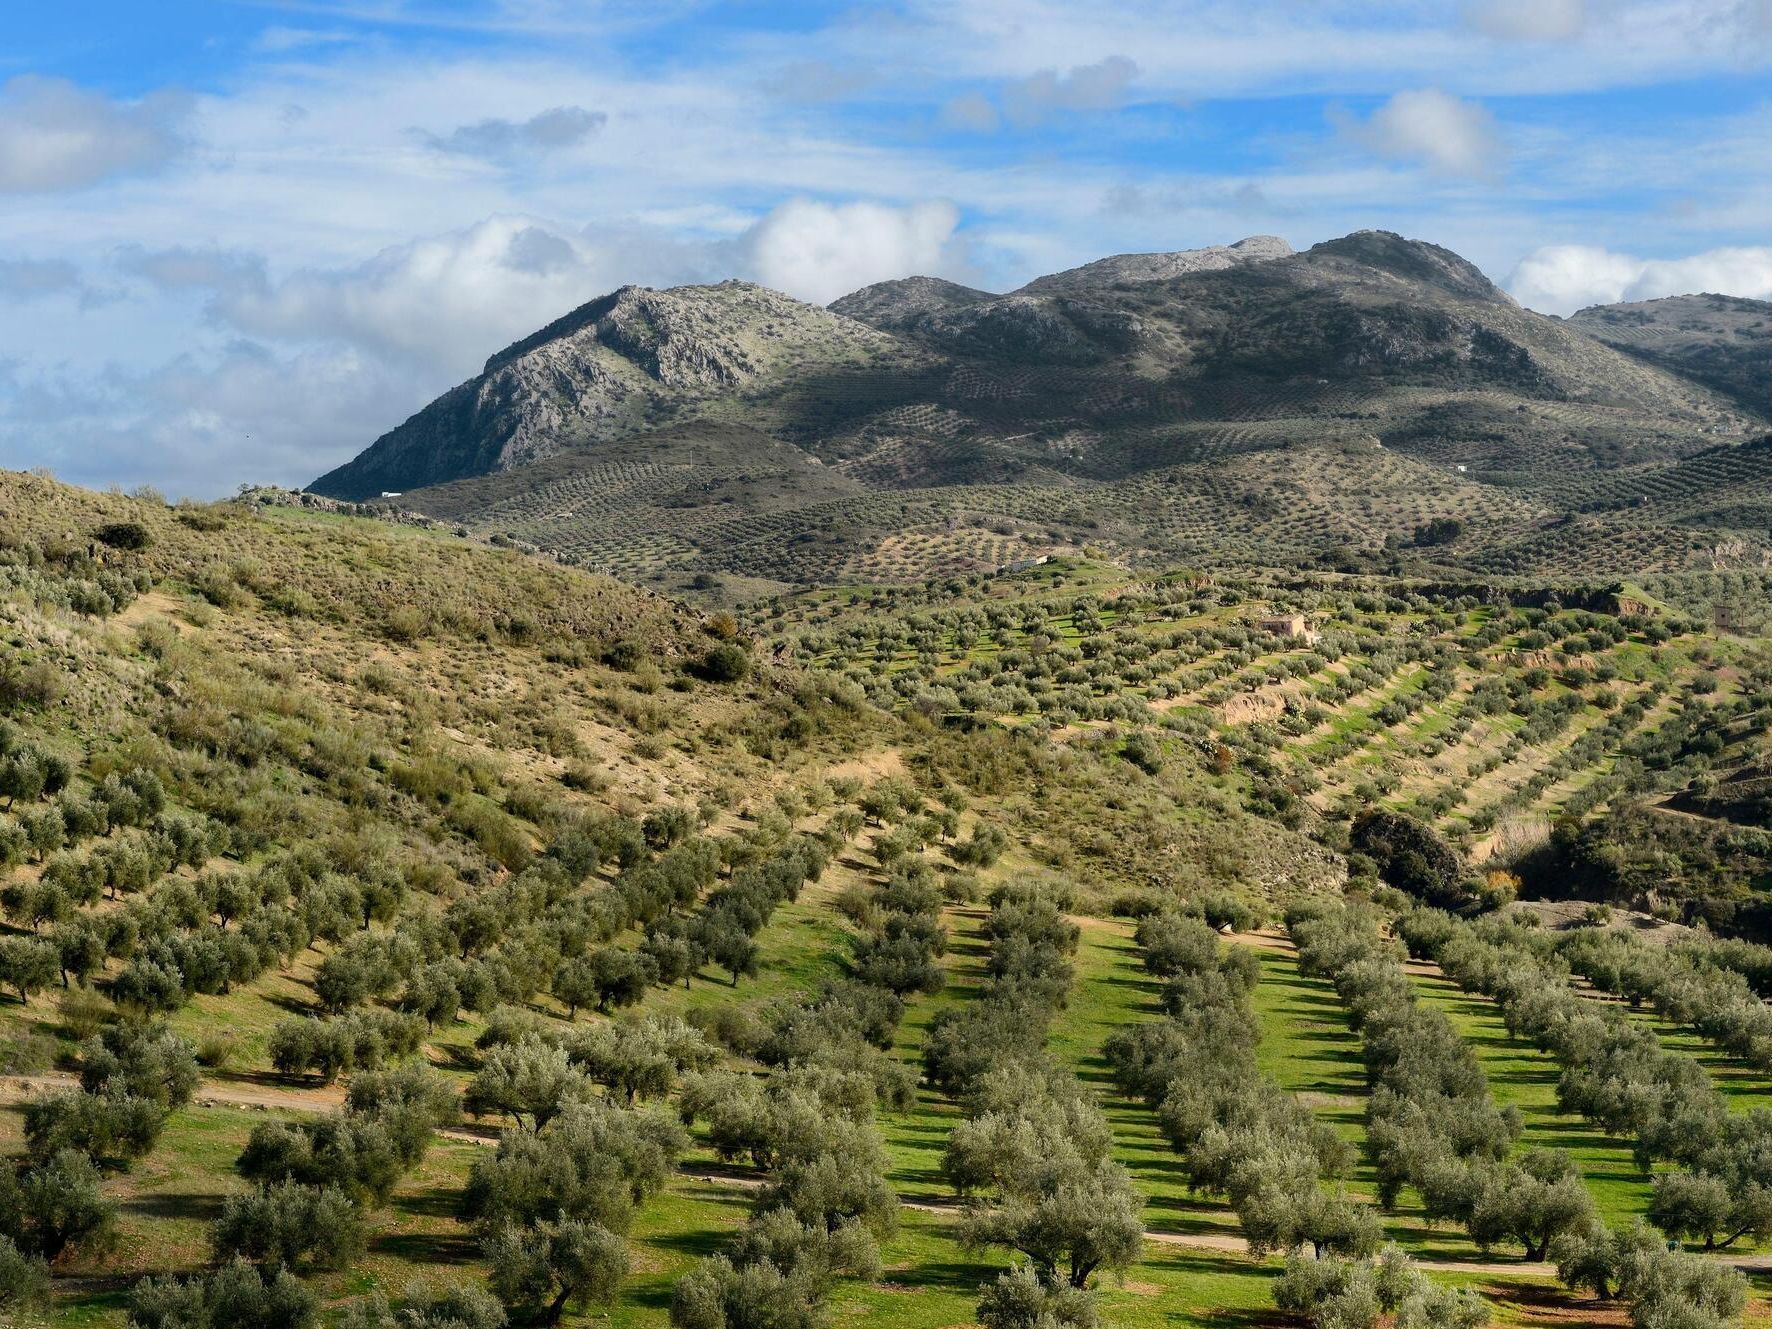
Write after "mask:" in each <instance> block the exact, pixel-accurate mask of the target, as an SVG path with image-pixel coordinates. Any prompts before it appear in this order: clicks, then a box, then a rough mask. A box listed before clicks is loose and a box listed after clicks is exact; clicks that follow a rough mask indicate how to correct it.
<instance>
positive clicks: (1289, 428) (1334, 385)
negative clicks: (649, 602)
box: [313, 231, 1772, 594]
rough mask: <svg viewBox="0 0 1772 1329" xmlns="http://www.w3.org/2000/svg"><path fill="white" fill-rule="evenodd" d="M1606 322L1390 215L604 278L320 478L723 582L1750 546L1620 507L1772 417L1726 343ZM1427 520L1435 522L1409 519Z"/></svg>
mask: <svg viewBox="0 0 1772 1329" xmlns="http://www.w3.org/2000/svg"><path fill="white" fill-rule="evenodd" d="M1603 313H1604V311H1586V312H1585V313H1584V314H1583V315H1581V316H1578V317H1577V318H1575V319H1570V320H1567V321H1564V320H1558V319H1553V318H1547V317H1544V316H1541V315H1539V314H1535V313H1533V312H1531V311H1529V310H1525V309H1522V308H1520V307H1519V306H1518V305H1517V304H1516V303H1515V302H1514V301H1513V300H1512V299H1511V298H1510V297H1509V296H1508V295H1507V294H1506V293H1505V292H1504V291H1502V290H1501V289H1500V288H1498V287H1497V286H1496V285H1495V284H1494V283H1493V282H1491V281H1490V280H1489V279H1488V278H1487V277H1486V276H1484V275H1483V273H1482V272H1481V271H1480V270H1479V269H1477V268H1476V267H1475V266H1474V265H1472V264H1470V263H1469V262H1467V261H1466V260H1464V259H1463V258H1461V257H1459V256H1458V255H1457V254H1454V253H1452V252H1451V251H1449V250H1446V249H1443V248H1441V247H1439V246H1435V245H1432V244H1427V243H1424V242H1421V241H1416V240H1408V239H1405V238H1403V237H1401V236H1398V235H1394V234H1391V233H1388V232H1382V231H1363V232H1358V233H1356V234H1354V235H1350V236H1346V237H1343V238H1341V239H1338V240H1333V241H1329V242H1327V243H1324V244H1319V245H1316V246H1314V247H1313V248H1311V249H1309V250H1307V251H1304V252H1303V253H1296V254H1295V253H1292V252H1291V251H1290V249H1289V248H1288V247H1287V246H1286V245H1285V243H1284V242H1283V241H1279V240H1276V239H1273V238H1272V237H1254V238H1252V239H1249V240H1245V241H1242V242H1239V243H1238V244H1236V245H1230V246H1224V247H1219V248H1215V249H1207V250H1193V251H1182V252H1179V253H1175V254H1159V255H1148V254H1139V255H1121V256H1118V257H1115V258H1110V259H1103V260H1101V261H1099V262H1097V263H1092V264H1086V265H1084V266H1083V267H1080V268H1075V269H1072V270H1070V271H1068V272H1064V273H1058V274H1055V275H1053V276H1051V277H1045V278H1040V279H1037V280H1036V281H1033V282H1030V283H1028V284H1027V285H1026V286H1024V287H1022V288H1020V289H1019V290H1016V291H1012V292H1008V293H1006V294H994V293H991V292H988V291H983V290H978V289H974V288H972V287H967V286H963V285H959V284H957V283H954V282H950V281H945V280H941V279H938V278H930V277H913V278H907V279H904V280H901V281H893V282H883V283H879V284H877V285H874V286H869V287H866V288H864V289H863V290H860V291H857V292H855V293H854V294H852V295H849V296H845V297H843V298H842V299H840V300H837V301H835V302H833V304H832V305H831V306H830V307H829V308H821V307H819V306H815V305H809V304H805V303H803V302H800V301H797V300H793V299H791V298H789V297H787V296H785V295H781V294H778V293H776V292H773V291H769V290H765V289H763V288H761V287H757V286H754V285H750V284H747V283H742V282H725V283H721V284H719V285H716V286H701V287H679V288H675V289H672V290H665V291H653V290H647V289H643V288H638V287H624V288H623V289H621V290H619V291H617V292H615V293H613V294H612V295H609V296H606V297H604V298H603V299H601V300H598V301H594V302H592V303H591V304H589V305H586V306H584V307H583V308H581V309H579V310H576V311H574V312H573V313H571V314H569V315H567V316H566V317H565V318H562V319H560V320H558V321H556V322H555V323H553V324H550V325H549V326H548V327H546V328H543V329H542V330H541V331H539V332H537V333H536V334H535V335H534V336H532V337H529V338H526V339H524V340H523V341H521V342H519V343H517V344H516V345H514V346H511V347H509V348H507V349H506V350H504V351H502V352H500V353H499V354H497V355H495V356H493V357H492V358H491V359H490V360H488V362H487V365H486V368H485V370H484V371H483V372H482V373H481V374H480V375H479V376H477V377H476V378H474V379H472V380H470V381H469V382H467V383H465V384H462V385H461V386H460V387H457V388H455V389H453V390H452V391H450V392H449V393H446V394H445V395H444V396H443V397H441V398H439V399H438V400H437V401H436V402H433V403H432V404H431V405H430V406H428V407H426V408H425V409H424V410H423V411H421V412H419V413H418V414H417V415H415V416H414V417H413V418H412V419H411V420H409V421H407V422H406V423H405V424H403V425H401V426H400V427H399V428H397V429H395V430H392V431H390V432H389V433H388V434H386V435H384V436H383V437H382V438H381V439H379V440H377V441H376V442H375V443H374V444H373V445H372V446H371V447H370V448H369V449H367V450H366V451H365V452H364V453H363V454H362V455H361V456H359V457H358V458H357V459H355V460H354V461H352V462H351V463H349V464H348V465H346V466H343V467H341V468H339V469H338V470H336V471H334V472H332V473H331V474H329V475H326V476H323V477H321V479H319V480H318V481H316V482H315V484H314V486H313V488H314V489H315V490H317V491H318V492H320V493H323V494H328V495H332V496H335V497H339V498H343V499H354V500H361V499H374V498H375V497H376V496H377V495H378V494H380V493H381V492H382V491H384V490H398V491H403V497H402V498H401V499H400V500H399V501H400V504H401V505H402V506H407V507H411V508H413V509H415V510H417V511H420V512H424V513H428V514H431V515H434V516H439V517H444V518H446V519H447V520H450V521H453V522H457V523H460V524H461V525H463V526H466V527H468V528H470V529H473V530H477V531H480V532H482V533H486V534H498V535H502V536H508V537H511V538H514V539H518V540H521V541H525V542H529V543H533V544H536V545H539V546H541V547H543V548H547V549H551V550H554V551H556V552H558V553H560V554H561V555H562V556H564V557H567V558H569V559H574V560H579V561H583V562H585V563H586V564H588V565H590V566H593V567H596V568H599V569H602V570H607V571H611V572H614V573H617V574H619V575H622V576H626V577H630V578H635V579H639V580H643V581H650V582H652V583H654V584H660V585H666V586H677V587H680V586H683V585H685V584H687V583H688V582H690V581H696V582H698V583H701V584H703V585H705V584H706V583H707V582H708V581H709V579H710V578H714V577H726V578H728V579H729V580H732V581H733V583H734V586H735V587H736V588H737V591H739V592H742V593H744V594H756V593H763V592H766V591H768V590H769V589H770V588H771V587H780V586H784V585H796V584H807V583H816V582H828V581H832V580H844V579H860V580H869V581H902V580H907V579H919V578H923V577H928V576H933V575H938V574H942V573H948V572H953V571H963V570H977V569H990V568H994V567H998V566H1002V565H1005V564H1012V563H1016V562H1018V561H1020V560H1023V559H1025V558H1029V557H1037V556H1038V555H1040V554H1042V553H1050V552H1055V551H1061V550H1069V549H1078V548H1084V547H1088V548H1093V549H1096V550H1098V551H1100V552H1102V553H1104V554H1107V555H1109V556H1112V557H1115V558H1118V559H1120V560H1122V561H1125V562H1128V563H1157V562H1173V561H1177V560H1182V559H1187V560H1215V561H1238V562H1246V563H1260V564H1268V565H1276V564H1293V563H1298V562H1301V561H1302V562H1312V561H1319V560H1321V559H1323V558H1325V557H1330V558H1332V559H1334V560H1337V561H1342V562H1345V561H1347V560H1349V559H1353V560H1355V561H1356V562H1358V561H1361V560H1364V561H1365V562H1366V563H1367V564H1368V565H1376V564H1377V563H1386V564H1389V563H1395V562H1396V561H1397V560H1398V559H1405V560H1413V561H1416V562H1421V563H1424V564H1428V565H1439V566H1454V567H1459V568H1464V569H1467V570H1473V571H1482V572H1484V573H1486V574H1496V573H1522V574H1536V573H1542V572H1544V571H1547V570H1548V571H1554V572H1558V573H1567V574H1570V575H1577V574H1579V575H1583V576H1587V575H1611V574H1621V573H1628V572H1635V571H1643V570H1647V569H1663V568H1683V567H1717V566H1735V565H1741V564H1745V565H1757V564H1758V563H1759V562H1761V561H1764V560H1765V559H1766V558H1767V535H1768V533H1767V531H1766V529H1765V527H1764V526H1763V525H1759V526H1752V525H1747V526H1742V527H1739V528H1738V527H1736V526H1734V525H1730V524H1727V523H1725V524H1719V523H1718V520H1717V519H1716V514H1719V513H1722V514H1727V513H1729V512H1731V511H1740V512H1743V513H1746V512H1750V511H1757V510H1758V509H1757V500H1756V502H1755V503H1750V504H1747V505H1745V506H1744V505H1741V504H1732V503H1731V502H1730V501H1729V500H1728V497H1727V495H1719V496H1717V497H1716V501H1714V502H1713V501H1707V500H1704V499H1703V496H1700V498H1699V499H1698V500H1696V501H1695V502H1694V503H1691V504H1687V505H1685V506H1684V507H1681V508H1680V509H1678V510H1677V511H1676V510H1673V509H1669V510H1668V511H1667V512H1666V513H1665V514H1663V513H1661V512H1660V511H1659V510H1658V509H1656V508H1654V507H1653V506H1651V507H1648V508H1643V507H1641V506H1637V507H1633V506H1630V505H1619V504H1617V503H1615V502H1612V501H1611V500H1610V499H1609V498H1608V494H1609V493H1610V490H1609V489H1608V488H1607V487H1608V486H1614V485H1616V483H1617V482H1618V481H1619V480H1620V478H1621V477H1628V478H1632V479H1634V480H1636V481H1644V477H1648V476H1652V475H1653V474H1655V473H1657V472H1658V471H1660V470H1663V469H1665V468H1668V467H1673V466H1677V465H1678V464H1679V463H1680V462H1681V461H1682V460H1684V459H1686V458H1690V457H1694V456H1696V455H1698V454H1700V453H1704V452H1707V451H1710V450H1712V449H1715V448H1717V447H1718V446H1719V444H1721V445H1724V446H1727V445H1730V444H1733V443H1735V442H1739V441H1742V440H1746V439H1751V438H1755V437H1758V436H1760V435H1763V434H1765V433H1766V432H1768V430H1769V429H1772V418H1769V417H1772V403H1767V404H1764V405H1762V404H1760V403H1758V402H1756V401H1755V400H1754V399H1753V397H1752V394H1751V392H1750V391H1748V390H1747V388H1746V387H1743V386H1741V385H1739V384H1737V383H1735V381H1734V380H1733V379H1731V377H1730V374H1729V373H1728V372H1725V371H1724V369H1720V368H1716V367H1715V364H1714V363H1713V362H1714V361H1716V358H1717V353H1716V352H1714V351H1710V350H1702V349H1701V350H1696V351H1695V350H1693V349H1692V348H1691V347H1689V346H1687V345H1686V344H1685V343H1682V342H1680V341H1678V340H1677V339H1675V338H1672V337H1671V336H1666V337H1662V336H1660V334H1658V337H1659V340H1657V339H1651V338H1649V337H1647V336H1646V335H1645V334H1644V333H1643V331H1642V329H1643V327H1644V323H1643V321H1642V320H1641V319H1637V320H1635V321H1632V320H1630V319H1625V320H1623V321H1622V322H1619V323H1614V322H1612V321H1609V320H1607V319H1606V318H1604V317H1603ZM1717 317H1720V316H1717ZM1730 319H1731V320H1732V322H1731V325H1730V326H1731V327H1734V326H1735V325H1736V324H1739V325H1741V327H1742V328H1743V329H1745V331H1743V332H1742V333H1741V334H1740V336H1739V340H1740V341H1741V344H1742V345H1744V346H1748V347H1750V348H1751V347H1752V346H1753V345H1757V343H1756V342H1755V341H1754V338H1753V337H1752V336H1749V335H1747V334H1748V333H1752V332H1754V331H1755V330H1754V328H1753V324H1752V320H1751V319H1749V318H1747V317H1746V316H1745V315H1743V314H1741V313H1739V311H1736V312H1732V313H1731V314H1730ZM1655 326H1657V327H1659V326H1660V323H1659V322H1658V321H1657V322H1655ZM1618 327H1627V328H1628V330H1629V331H1630V332H1631V333H1632V336H1633V337H1634V338H1635V339H1636V340H1635V341H1634V342H1632V343H1631V344H1626V343H1627V339H1626V338H1624V337H1622V336H1618V335H1613V333H1612V332H1611V331H1602V329H1605V330H1612V329H1615V328H1618ZM1683 335H1685V336H1686V337H1687V339H1688V341H1690V340H1692V338H1693V337H1694V335H1695V334H1692V333H1689V332H1688V333H1686V334H1683ZM1707 338H1708V340H1706V339H1707ZM1650 340H1655V346H1654V347H1653V348H1647V347H1646V343H1647V342H1648V341H1650ZM1698 340H1699V341H1702V342H1703V344H1704V346H1705V347H1709V346H1711V345H1712V343H1716V342H1720V341H1721V334H1720V333H1707V334H1704V337H1700V338H1698ZM1664 343H1665V344H1664ZM1746 354H1747V355H1749V356H1750V357H1751V354H1752V351H1751V349H1750V350H1749V351H1747V352H1746ZM1731 363H1733V362H1731ZM1737 377H1740V378H1743V379H1746V378H1751V374H1749V373H1748V372H1747V371H1746V370H1742V371H1741V373H1740V374H1738V375H1737ZM1724 470H1727V468H1724ZM1700 473H1703V474H1709V473H1710V472H1704V471H1702V469H1701V471H1699V472H1693V474H1700ZM1716 473H1717V474H1722V473H1723V472H1722V471H1718V472H1716ZM1644 482H1645V483H1646V481H1644ZM1700 511H1703V512H1705V513H1708V514H1710V519H1709V520H1705V521H1697V520H1695V519H1694V514H1696V513H1698V512H1700ZM1663 515H1665V516H1666V517H1667V520H1666V521H1662V520H1660V518H1661V517H1662V516H1663ZM1436 519H1437V520H1439V521H1440V522H1441V525H1439V526H1436V527H1435V528H1434V529H1435V530H1437V531H1440V532H1441V533H1442V534H1445V533H1446V532H1451V531H1453V530H1454V529H1455V530H1456V535H1454V536H1451V537H1450V538H1447V539H1441V540H1434V541H1430V542H1428V543H1422V542H1420V541H1418V539H1417V532H1418V531H1419V530H1421V529H1422V528H1424V527H1426V526H1427V525H1429V524H1430V523H1433V522H1435V521H1436ZM1448 523H1449V524H1448Z"/></svg>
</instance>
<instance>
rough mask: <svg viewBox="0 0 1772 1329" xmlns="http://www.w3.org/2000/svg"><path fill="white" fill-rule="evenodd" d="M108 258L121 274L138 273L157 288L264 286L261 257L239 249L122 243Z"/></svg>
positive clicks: (220, 288) (249, 287)
mask: <svg viewBox="0 0 1772 1329" xmlns="http://www.w3.org/2000/svg"><path fill="white" fill-rule="evenodd" d="M111 259H112V262H113V263H114V264H115V266H116V268H117V270H118V271H119V272H121V273H123V274H124V275H125V276H130V277H139V278H140V279H141V280H143V281H145V282H147V283H148V284H149V285H150V286H152V287H154V289H155V290H159V291H231V292H240V291H245V290H263V289H264V287H265V261H264V259H263V258H262V257H261V256H260V255H258V254H249V253H245V252H243V251H240V250H222V249H192V248H188V247H186V246H183V245H179V246H175V247H174V248H171V249H153V250H150V249H144V248H142V247H141V246H140V245H122V246H120V247H119V248H118V249H117V251H116V252H115V253H114V254H113V255H112V256H111Z"/></svg>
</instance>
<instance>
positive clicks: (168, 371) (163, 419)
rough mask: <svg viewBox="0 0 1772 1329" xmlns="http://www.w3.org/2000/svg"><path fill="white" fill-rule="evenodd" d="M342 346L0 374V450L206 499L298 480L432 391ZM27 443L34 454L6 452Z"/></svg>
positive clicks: (75, 476) (74, 473)
mask: <svg viewBox="0 0 1772 1329" xmlns="http://www.w3.org/2000/svg"><path fill="white" fill-rule="evenodd" d="M428 390H429V389H428V387H426V386H424V385H422V384H421V383H420V382H419V381H418V380H416V379H414V378H413V377H412V376H411V375H410V374H402V373H400V372H399V371H398V370H397V369H396V368H394V367H392V366H389V365H388V364H386V363H383V362H381V361H378V360H376V359H375V358H374V357H372V356H365V355H363V354H361V353H359V352H357V351H354V350H352V349H350V348H348V347H339V346H327V347H310V348H303V349H298V350H295V351H293V352H277V351H274V350H272V349H270V348H268V347H265V346H262V345H259V344H257V343H254V342H251V341H244V340H242V341H236V342H233V343H230V344H228V345H226V346H224V347H221V348H219V349H218V350H217V351H215V352H212V353H204V354H186V355H181V356H179V357H177V358H176V359H174V360H172V361H171V362H169V363H167V364H165V365H162V366H159V367H157V368H154V369H151V370H147V371H143V372H126V371H123V370H119V369H117V368H116V367H111V368H108V369H107V370H105V371H104V372H103V373H99V374H91V375H87V376H69V375H68V374H67V372H66V371H65V370H57V371H53V372H51V371H37V372H23V371H21V370H19V369H16V368H15V369H14V370H12V372H11V373H9V374H7V373H0V454H5V455H17V456H27V455H28V456H30V457H31V458H32V459H33V461H34V462H35V463H36V464H41V465H47V466H49V467H50V468H51V469H52V470H54V471H55V473H56V474H57V475H59V476H60V477H61V478H62V479H64V480H70V481H73V482H74V483H76V484H87V485H93V486H99V485H110V484H121V485H125V486H133V485H136V484H142V483H152V484H154V485H156V486H158V487H160V488H161V489H162V490H164V491H166V492H168V493H169V494H171V495H173V496H175V497H176V496H180V495H192V496H195V497H203V498H213V497H216V496H217V495H218V494H220V493H222V492H224V491H226V490H229V489H231V488H232V487H233V484H234V482H235V481H238V480H242V479H251V480H254V481H259V482H270V483H279V484H287V485H299V484H305V483H306V482H307V481H309V480H311V479H313V477H314V476H315V475H317V474H320V473H321V472H322V471H325V470H329V469H331V467H333V466H335V465H337V464H339V463H340V462H343V461H346V460H348V459H349V458H350V457H352V456H354V455H355V454H356V453H357V452H359V451H361V450H362V448H363V446H364V444H365V443H367V442H368V441H369V438H372V437H373V436H374V435H375V434H376V433H378V432H380V430H382V429H385V428H387V427H388V426H390V425H393V424H396V423H398V422H399V420H401V419H402V418H403V417H404V416H405V415H406V414H407V413H409V412H410V411H411V409H412V402H413V401H414V400H415V398H418V399H422V396H421V394H422V393H423V392H425V391H428ZM25 440H29V451H28V452H25V451H19V452H17V453H14V452H13V450H12V449H13V444H14V443H23V442H24V441H25Z"/></svg>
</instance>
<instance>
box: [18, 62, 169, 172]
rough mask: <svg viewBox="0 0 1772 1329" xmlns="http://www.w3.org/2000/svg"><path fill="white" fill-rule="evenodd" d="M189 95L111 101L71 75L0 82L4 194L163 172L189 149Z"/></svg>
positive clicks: (165, 94)
mask: <svg viewBox="0 0 1772 1329" xmlns="http://www.w3.org/2000/svg"><path fill="white" fill-rule="evenodd" d="M190 111H191V98H190V97H188V96H187V95H185V94H183V93H178V92H156V93H152V94H150V95H149V96H147V97H143V98H142V99H141V100H139V101H133V102H122V101H113V100H111V99H110V98H108V97H104V96H101V95H99V94H98V93H94V92H88V91H86V90H85V89H83V88H80V87H77V86H76V85H74V84H72V83H69V82H68V81H67V80H66V79H59V78H40V77H38V76H36V75H34V74H21V75H19V76H18V77H16V78H13V79H9V80H8V81H7V82H6V83H5V84H4V85H0V193H11V194H28V193H51V192H54V191H57V190H64V189H79V188H82V187H84V186H86V185H92V184H97V183H98V182H99V181H101V180H106V179H109V178H111V177H113V176H118V175H135V174H141V173H145V172H149V171H155V170H159V169H160V168H162V167H164V166H165V165H166V164H167V163H169V162H170V161H172V159H173V158H174V157H176V156H177V155H178V154H179V153H180V152H181V151H182V150H183V148H184V146H185V141H184V134H183V130H184V124H185V120H186V118H187V117H188V116H189V114H190Z"/></svg>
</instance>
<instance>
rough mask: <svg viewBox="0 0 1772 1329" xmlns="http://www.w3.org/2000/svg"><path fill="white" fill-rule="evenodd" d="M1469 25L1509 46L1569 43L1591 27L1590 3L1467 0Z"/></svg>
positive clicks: (1466, 13)
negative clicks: (1516, 44) (1588, 9)
mask: <svg viewBox="0 0 1772 1329" xmlns="http://www.w3.org/2000/svg"><path fill="white" fill-rule="evenodd" d="M1464 17H1465V22H1467V23H1469V24H1470V25H1471V26H1472V27H1473V28H1475V29H1477V31H1479V32H1481V33H1483V34H1484V35H1485V36H1489V37H1494V38H1496V39H1497V40H1499V41H1509V42H1566V41H1570V40H1573V39H1574V38H1576V37H1579V36H1580V35H1581V34H1582V32H1583V30H1585V29H1586V27H1587V2H1586V0H1466V3H1465V6H1464Z"/></svg>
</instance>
